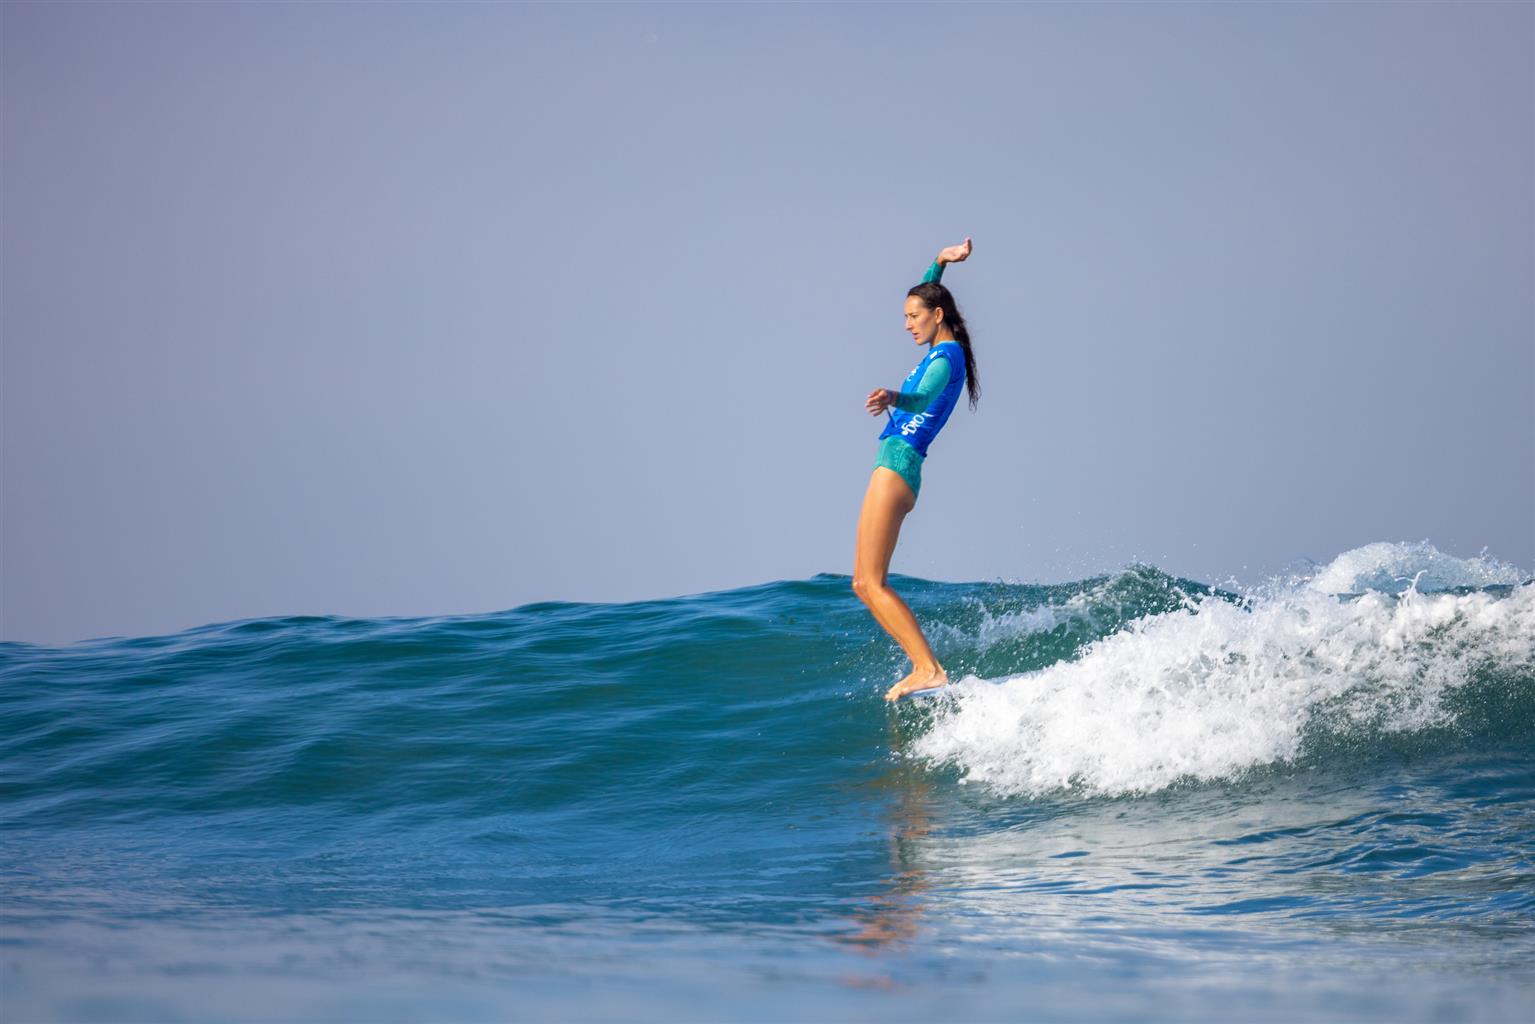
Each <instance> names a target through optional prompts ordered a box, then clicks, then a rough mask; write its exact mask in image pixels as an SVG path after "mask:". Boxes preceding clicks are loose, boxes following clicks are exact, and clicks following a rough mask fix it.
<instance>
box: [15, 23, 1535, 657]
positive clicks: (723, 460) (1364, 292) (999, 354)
mask: <svg viewBox="0 0 1535 1024" xmlns="http://www.w3.org/2000/svg"><path fill="white" fill-rule="evenodd" d="M0 37H3V41H0V61H3V68H0V94H3V96H0V103H3V111H0V112H3V123H0V145H3V176H0V219H3V226H0V230H3V237H0V246H3V248H0V260H3V263H0V269H3V282H0V329H3V352H0V356H3V359H0V377H3V385H0V401H3V408H0V426H3V452H0V455H3V462H0V470H3V474H0V484H3V486H0V581H3V589H0V636H3V638H5V639H13V640H31V641H62V640H70V639H77V638H84V637H89V636H99V635H106V634H138V633H149V632H163V631H170V630H175V629H179V628H182V627H186V626H190V625H195V624H199V623H203V622H209V621H216V620H223V619H230V618H242V617H249V616H266V615H281V614H295V613H306V614H307V613H334V614H347V615H414V614H447V613H460V612H474V611H489V610H493V609H500V608H506V607H510V606H513V605H517V604H522V603H526V602H529V601H535V600H542V599H575V600H628V599H634V598H643V597H661V596H668V595H675V594H683V593H690V592H697V591H703V590H713V589H721V588H727V587H733V586H739V585H745V584H752V583H758V582H763V581H767V580H775V579H785V578H799V577H805V576H809V575H811V574H813V573H816V572H823V571H825V572H839V573H846V572H848V571H850V567H851V563H852V553H853V533H854V525H855V520H856V517H857V512H858V505H859V502H860V499H861V498H862V495H863V490H864V487H865V485H866V483H867V480H868V475H869V470H870V467H871V465H872V462H873V459H874V454H875V449H876V443H875V436H876V435H877V434H878V432H879V429H880V426H881V423H880V421H878V420H875V419H873V418H871V417H869V416H868V414H867V413H865V412H864V411H863V399H864V396H865V395H866V394H867V393H868V391H869V390H870V389H872V388H874V387H876V386H881V385H896V384H899V382H900V381H901V379H902V377H904V376H905V374H906V372H907V371H908V370H909V369H910V368H911V366H912V364H913V363H915V362H916V359H917V357H918V355H919V354H920V353H919V352H918V350H917V349H916V347H915V346H914V345H913V344H912V342H911V339H910V338H909V336H907V335H906V334H904V333H903V331H902V329H901V328H902V317H901V310H902V303H903V301H904V296H905V291H906V289H907V288H908V287H909V286H910V285H911V284H913V283H915V282H916V280H917V279H918V278H919V276H920V275H921V273H922V271H923V269H924V268H925V267H926V266H927V263H928V261H929V260H930V259H931V258H932V256H933V254H934V253H935V252H936V251H937V249H938V248H939V247H940V246H942V245H945V244H948V243H951V242H955V241H958V240H959V239H961V238H962V237H963V236H965V235H967V234H968V235H971V236H973V237H974V239H975V255H974V256H973V257H972V258H971V260H970V262H969V263H967V264H964V265H962V266H959V267H955V268H953V269H951V270H950V271H949V274H948V276H947V277H946V278H945V283H947V284H949V285H950V286H951V287H952V288H953V289H954V292H955V294H956V295H957V297H958V299H959V302H960V308H961V309H962V310H963V311H964V312H965V314H966V316H967V318H968V319H969V321H970V324H971V328H972V333H973V336H974V339H975V348H976V355H977V363H978V366H979V369H980V371H981V378H982V385H983V392H984V393H983V397H982V400H981V404H980V409H979V411H978V413H976V414H975V415H971V414H969V413H968V412H966V411H964V410H963V409H962V410H960V411H958V412H956V413H955V414H954V417H953V418H952V419H951V420H950V422H949V425H948V426H947V427H946V428H945V430H944V433H943V435H942V436H941V437H940V438H939V439H938V441H937V442H936V443H935V444H934V445H933V447H932V451H931V453H930V457H929V459H928V463H927V466H926V467H925V469H924V474H923V491H922V498H921V501H920V503H919V504H918V507H917V510H916V512H915V513H914V514H913V516H912V517H911V518H909V519H908V520H907V523H906V526H905V529H904V532H903V535H902V539H901V545H900V547H899V548H898V550H897V551H896V555H895V561H894V563H893V569H894V570H895V571H897V572H902V573H908V574H912V575H919V576H926V577H930V578H935V579H950V580H975V579H997V578H1002V579H1013V580H1026V581H1035V580H1040V581H1054V580H1063V579H1076V578H1081V577H1083V576H1086V575H1089V574H1092V573H1095V572H1099V571H1103V570H1106V569H1112V568H1115V567H1118V566H1121V565H1123V564H1125V563H1127V562H1129V561H1131V560H1137V559H1138V560H1144V561H1149V562H1152V563H1155V564H1156V565H1158V566H1161V567H1162V568H1164V569H1166V570H1168V571H1171V572H1174V573H1178V574H1182V575H1188V576H1193V577H1198V578H1202V579H1206V580H1226V579H1228V578H1232V577H1234V578H1236V579H1238V580H1240V581H1245V582H1252V581H1256V580H1258V579H1260V578H1261V577H1262V576H1263V575H1265V574H1267V573H1271V572H1274V571H1277V570H1279V569H1281V568H1283V567H1285V566H1287V565H1289V564H1291V563H1293V562H1294V561H1296V560H1297V559H1300V558H1312V559H1317V560H1327V559H1329V558H1331V557H1332V556H1334V555H1336V554H1338V553H1339V552H1341V551H1344V550H1347V549H1349V548H1352V547H1356V546H1358V545H1360V544H1364V543H1367V542H1370V541H1378V540H1424V539H1426V540H1429V541H1431V542H1432V543H1434V544H1435V545H1437V546H1438V547H1439V548H1441V549H1442V550H1445V551H1447V552H1451V553H1454V554H1458V555H1472V554H1475V553H1477V552H1478V551H1480V550H1482V549H1483V548H1484V547H1485V548H1487V549H1488V552H1489V553H1490V554H1491V555H1493V556H1496V557H1498V558H1500V559H1503V560H1506V561H1511V562H1515V563H1517V564H1519V565H1522V566H1524V567H1526V568H1530V567H1532V566H1535V411H1532V410H1535V5H1531V4H1529V3H1507V4H1492V3H1484V4H1428V3H1416V4H1363V3H1351V4H1336V5H1328V4H1275V5H1265V4H1204V3H1199V4H1133V5H1119V4H1090V5H1089V4H1079V5H1050V4H1026V5H1025V4H1016V5H1013V4H976V5H962V4H943V5H931V6H929V5H921V4H889V5H885V4H826V5H820V4H792V5H791V4H754V5H728V6H727V5H723V4H722V5H703V4H658V5H648V4H622V5H611V6H609V5H599V4H568V5H542V4H461V5H449V4H424V3H423V4H400V3H397V4H366V3H360V4H318V3H302V4H281V5H280V4H268V3H263V4H249V5H247V4H181V3H176V4H171V3H166V4H135V3H109V4H92V3H57V4H41V5H38V4H29V3H16V2H8V3H5V4H3V5H0Z"/></svg>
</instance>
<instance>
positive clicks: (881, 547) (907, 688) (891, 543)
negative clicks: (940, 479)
mask: <svg viewBox="0 0 1535 1024" xmlns="http://www.w3.org/2000/svg"><path fill="white" fill-rule="evenodd" d="M915 505H916V498H915V497H913V495H912V493H911V488H910V487H908V486H907V485H906V481H905V480H902V479H901V475H900V474H899V473H897V472H895V471H894V470H892V469H887V468H885V467H884V466H878V467H875V470H874V473H873V475H871V476H870V477H869V489H868V491H866V492H865V493H864V496H863V510H862V511H861V512H859V514H858V541H857V550H856V552H855V554H854V557H853V593H855V594H857V595H858V599H859V600H861V601H862V602H863V603H864V604H865V605H867V606H868V608H869V612H870V613H871V614H872V615H873V616H874V620H875V621H876V622H878V623H879V624H880V626H881V627H883V628H884V630H885V632H886V633H889V634H890V635H891V637H893V638H894V639H895V642H896V643H898V644H900V645H901V650H903V651H905V652H906V656H907V657H908V658H910V659H911V666H912V668H911V674H910V675H908V676H907V677H906V678H904V679H902V680H901V681H900V682H898V683H896V684H895V685H894V686H892V687H891V688H890V689H889V690H888V691H887V692H886V693H885V699H886V700H895V699H896V698H897V697H899V696H901V695H902V694H904V693H910V692H911V691H912V690H926V689H929V688H931V687H934V686H942V685H943V684H944V683H946V682H948V681H949V677H948V676H947V675H945V674H944V671H943V666H942V665H940V664H938V659H937V658H936V657H934V656H933V649H932V648H931V647H929V646H928V644H927V637H925V636H923V635H922V627H921V626H919V625H917V617H916V616H915V615H913V614H912V613H911V609H910V608H908V607H907V606H906V602H905V601H902V600H901V598H900V595H898V594H897V593H896V592H895V591H894V590H891V589H890V585H889V583H888V577H889V575H890V556H891V554H893V553H894V552H895V542H896V540H897V539H898V538H899V537H900V535H901V522H902V520H904V519H905V518H906V513H908V512H910V511H911V510H912V508H913V507H915Z"/></svg>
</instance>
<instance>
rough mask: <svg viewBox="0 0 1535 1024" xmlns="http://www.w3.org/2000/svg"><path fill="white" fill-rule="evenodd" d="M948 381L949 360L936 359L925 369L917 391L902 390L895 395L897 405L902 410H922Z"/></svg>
mask: <svg viewBox="0 0 1535 1024" xmlns="http://www.w3.org/2000/svg"><path fill="white" fill-rule="evenodd" d="M948 383H949V361H948V360H947V359H943V358H939V359H934V360H933V361H932V362H931V363H928V364H927V369H926V370H925V371H923V374H922V382H921V383H919V384H918V385H917V390H916V391H902V392H901V393H900V394H898V395H896V396H895V407H896V408H897V409H900V410H901V411H902V412H921V411H922V410H923V409H926V408H927V407H928V406H929V405H931V404H932V401H933V399H935V398H937V397H938V393H939V392H940V391H942V390H943V389H944V388H945V387H947V386H948Z"/></svg>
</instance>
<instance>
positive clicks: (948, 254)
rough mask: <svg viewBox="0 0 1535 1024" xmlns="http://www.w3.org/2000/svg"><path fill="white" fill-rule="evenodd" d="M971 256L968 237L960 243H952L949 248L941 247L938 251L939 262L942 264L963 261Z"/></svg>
mask: <svg viewBox="0 0 1535 1024" xmlns="http://www.w3.org/2000/svg"><path fill="white" fill-rule="evenodd" d="M969 256H970V239H968V238H966V239H965V240H964V242H962V243H961V244H959V245H951V246H949V247H948V248H947V249H940V250H939V251H938V262H939V263H940V264H943V263H963V262H965V260H966V259H967V258H968V257H969Z"/></svg>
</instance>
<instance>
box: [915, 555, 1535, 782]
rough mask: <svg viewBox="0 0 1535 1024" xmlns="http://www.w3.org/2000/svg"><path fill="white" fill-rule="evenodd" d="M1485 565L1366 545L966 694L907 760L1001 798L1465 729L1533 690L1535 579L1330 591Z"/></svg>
mask: <svg viewBox="0 0 1535 1024" xmlns="http://www.w3.org/2000/svg"><path fill="white" fill-rule="evenodd" d="M1382 549H1386V550H1382ZM1415 559H1416V560H1417V561H1415ZM1425 562H1426V563H1427V564H1423V563H1425ZM1454 562H1462V564H1461V565H1460V566H1456V565H1454V564H1452V563H1454ZM1489 565H1491V566H1493V567H1494V568H1496V563H1489V562H1486V561H1485V560H1481V561H1480V564H1479V563H1478V560H1464V561H1463V560H1456V559H1451V558H1450V556H1446V555H1443V554H1441V553H1440V552H1438V551H1435V550H1433V549H1432V548H1431V547H1429V546H1427V545H1370V546H1368V547H1366V548H1361V549H1357V550H1355V551H1351V552H1347V553H1345V554H1343V555H1340V556H1339V557H1338V558H1337V559H1335V560H1334V562H1333V563H1332V564H1331V565H1329V566H1327V567H1325V568H1324V569H1323V570H1322V571H1320V572H1319V573H1317V574H1316V575H1315V576H1313V577H1312V578H1311V579H1310V580H1307V581H1304V582H1300V583H1297V584H1294V585H1291V586H1287V587H1284V588H1282V589H1276V590H1271V591H1269V592H1268V593H1266V594H1265V595H1263V596H1261V597H1259V596H1253V597H1249V598H1247V599H1244V600H1242V601H1239V602H1234V601H1231V600H1227V599H1223V598H1222V597H1221V596H1218V595H1210V594H1206V595H1201V596H1199V597H1197V598H1191V599H1190V601H1189V603H1188V606H1187V607H1185V608H1183V609H1179V610H1168V611H1159V612H1155V613H1152V614H1148V615H1145V616H1143V617H1141V618H1138V619H1135V620H1133V621H1130V622H1129V623H1127V624H1126V625H1125V626H1124V628H1123V629H1121V630H1119V631H1117V632H1115V633H1113V634H1112V635H1110V636H1107V637H1104V638H1103V639H1100V640H1097V641H1095V642H1093V643H1091V644H1089V645H1087V646H1086V647H1085V648H1084V649H1083V650H1082V652H1081V653H1080V656H1079V657H1077V658H1075V659H1074V660H1070V661H1063V662H1058V663H1056V664H1053V665H1050V666H1048V667H1045V668H1043V669H1040V670H1038V671H1034V672H1028V673H1025V674H1022V675H1016V676H1012V677H1009V678H1006V679H1003V680H1001V681H1000V682H989V681H986V680H983V679H980V678H976V677H971V678H969V679H966V680H962V681H961V682H959V683H958V684H956V686H955V688H954V690H953V693H952V696H950V697H949V698H946V699H945V700H944V701H943V702H941V703H940V704H938V706H937V707H936V709H935V713H934V717H933V720H932V722H931V724H930V726H929V727H928V728H927V729H926V730H925V731H924V732H923V733H922V734H921V735H920V736H918V737H917V738H916V739H915V741H914V743H913V745H912V748H911V752H912V754H913V755H915V756H917V757H919V758H922V759H925V760H927V761H928V762H930V763H932V764H934V765H952V766H955V767H958V768H960V769H961V770H962V771H963V772H964V777H965V778H966V779H967V780H972V781H977V782H983V783H986V784H987V785H989V786H991V787H992V788H994V789H996V790H997V791H999V792H1002V793H1005V794H1027V795H1035V794H1041V793H1045V792H1050V791H1055V790H1060V789H1074V790H1078V791H1080V792H1083V793H1090V794H1106V795H1117V794H1130V793H1146V792H1152V791H1156V790H1159V789H1163V788H1165V787H1167V786H1169V785H1172V784H1173V783H1175V782H1178V781H1182V780H1190V779H1192V780H1213V779H1222V778H1233V777H1236V776H1239V775H1240V774H1242V773H1243V772H1246V771H1249V770H1251V769H1254V768H1257V767H1260V766H1263V765H1268V764H1272V763H1275V762H1284V761H1294V760H1297V759H1299V758H1301V757H1302V756H1304V754H1305V753H1306V751H1307V749H1308V745H1318V744H1320V745H1326V743H1325V741H1324V740H1323V739H1322V738H1323V737H1332V738H1334V739H1335V738H1336V737H1337V736H1338V735H1340V734H1354V735H1357V734H1358V733H1359V732H1360V731H1361V730H1364V731H1367V732H1369V733H1370V734H1371V735H1378V734H1381V733H1407V732H1414V731H1419V730H1425V729H1434V728H1442V727H1445V726H1448V725H1452V724H1453V723H1454V721H1455V720H1456V716H1457V702H1456V701H1454V700H1451V699H1450V697H1451V696H1452V695H1453V694H1455V693H1456V692H1457V691H1459V690H1461V689H1463V688H1465V687H1466V686H1468V685H1471V684H1475V683H1478V681H1482V682H1484V683H1485V682H1486V681H1487V680H1495V681H1496V682H1497V685H1500V686H1503V687H1512V688H1513V689H1514V691H1515V692H1514V693H1513V696H1514V698H1515V700H1516V702H1518V703H1520V704H1521V706H1522V704H1523V703H1527V702H1526V701H1523V700H1522V698H1521V697H1520V695H1521V694H1522V695H1523V696H1525V697H1527V696H1528V695H1529V693H1530V691H1531V688H1532V685H1535V583H1525V584H1521V585H1516V586H1512V587H1508V586H1504V585H1502V584H1503V580H1504V579H1505V578H1506V577H1505V576H1503V575H1497V578H1496V580H1495V581H1494V582H1493V585H1492V589H1488V590H1476V591H1472V592H1466V593H1429V592H1426V591H1425V589H1418V588H1413V587H1410V586H1409V587H1408V588H1407V589H1405V591H1402V592H1397V591H1395V590H1376V589H1367V590H1366V591H1365V592H1364V593H1362V594H1361V595H1359V596H1356V597H1347V598H1339V597H1337V596H1335V595H1334V594H1333V593H1331V592H1329V589H1328V587H1329V586H1330V585H1331V583H1332V582H1336V581H1341V580H1343V579H1344V577H1349V578H1350V581H1354V582H1357V581H1359V580H1360V579H1361V578H1363V576H1366V575H1368V573H1367V572H1366V569H1365V567H1370V566H1373V567H1374V569H1373V570H1371V571H1376V572H1387V571H1389V572H1391V573H1393V574H1394V575H1393V577H1392V579H1393V582H1394V581H1395V579H1396V578H1397V577H1398V576H1403V575H1405V576H1406V577H1407V578H1408V579H1409V580H1411V579H1413V578H1417V579H1418V580H1419V582H1420V583H1421V582H1422V580H1423V577H1424V576H1426V575H1427V574H1428V573H1427V572H1426V571H1425V570H1432V571H1434V572H1435V573H1437V574H1438V579H1440V580H1463V579H1466V578H1474V577H1476V576H1477V574H1478V573H1484V572H1486V571H1488V566H1489ZM1407 570H1411V572H1408V571H1407ZM1497 571H1498V572H1501V570H1497ZM1350 574H1352V575H1350ZM1319 579H1320V580H1323V581H1324V584H1323V585H1320V586H1319V585H1317V582H1316V581H1317V580H1319ZM1453 585H1455V586H1465V584H1464V583H1456V584H1453Z"/></svg>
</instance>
